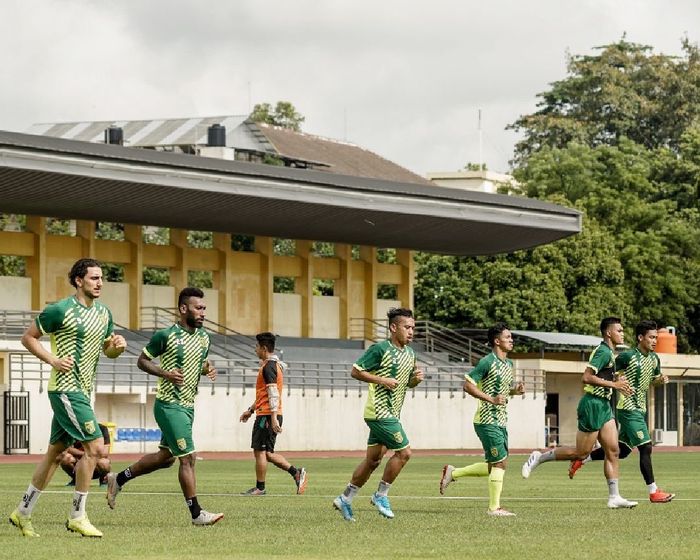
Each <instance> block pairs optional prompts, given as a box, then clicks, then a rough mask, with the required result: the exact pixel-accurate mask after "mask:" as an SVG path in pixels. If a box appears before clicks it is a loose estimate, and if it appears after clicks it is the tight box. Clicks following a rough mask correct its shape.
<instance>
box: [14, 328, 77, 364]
mask: <svg viewBox="0 0 700 560" xmlns="http://www.w3.org/2000/svg"><path fill="white" fill-rule="evenodd" d="M41 334H42V333H41V331H40V330H39V328H38V327H37V326H36V325H35V324H32V325H31V326H30V327H29V328H28V329H27V330H26V331H24V334H23V335H22V340H21V342H22V346H24V347H25V348H26V349H27V350H29V352H31V353H32V354H34V355H35V356H36V357H37V358H39V359H40V360H41V361H42V362H45V363H47V364H49V365H50V366H51V367H52V368H54V369H56V370H58V371H61V372H63V373H66V372H68V371H70V370H71V369H72V367H73V356H65V357H57V356H54V355H53V354H52V353H51V352H49V351H48V350H47V349H46V348H44V345H43V344H42V343H41V342H40V341H39V339H40V338H41Z"/></svg>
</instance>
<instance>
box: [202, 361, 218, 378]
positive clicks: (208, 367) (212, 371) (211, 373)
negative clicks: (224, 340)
mask: <svg viewBox="0 0 700 560" xmlns="http://www.w3.org/2000/svg"><path fill="white" fill-rule="evenodd" d="M216 373H217V372H216V368H215V367H214V366H213V365H212V363H211V362H210V361H209V360H205V361H204V364H203V365H202V373H201V375H206V376H207V377H208V378H209V379H211V380H212V381H216Z"/></svg>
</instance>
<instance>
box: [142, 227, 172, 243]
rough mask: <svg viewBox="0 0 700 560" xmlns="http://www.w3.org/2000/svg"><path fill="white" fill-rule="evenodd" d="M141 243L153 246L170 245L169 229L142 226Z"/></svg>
mask: <svg viewBox="0 0 700 560" xmlns="http://www.w3.org/2000/svg"><path fill="white" fill-rule="evenodd" d="M142 231H143V242H144V243H150V244H153V245H168V244H169V243H170V228H165V227H158V226H143V229H142Z"/></svg>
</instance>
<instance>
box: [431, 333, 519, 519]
mask: <svg viewBox="0 0 700 560" xmlns="http://www.w3.org/2000/svg"><path fill="white" fill-rule="evenodd" d="M487 337H488V340H489V344H491V348H492V352H491V353H490V354H489V355H488V356H485V357H484V358H482V359H481V360H479V363H478V364H477V365H476V367H475V368H474V369H473V370H472V371H471V372H469V373H468V374H466V375H465V376H464V377H465V382H464V390H465V391H466V392H467V393H469V394H470V395H471V396H472V397H474V398H476V399H479V406H478V407H477V409H476V415H475V416H474V430H475V431H476V435H477V436H479V439H480V440H481V445H482V446H483V448H484V453H485V456H486V461H485V462H481V463H474V464H473V465H469V466H467V467H463V468H461V469H457V468H455V467H454V466H452V465H445V466H444V467H443V468H442V478H441V479H440V494H444V493H445V489H446V488H447V486H448V485H449V484H450V483H451V482H454V481H455V480H457V479H458V478H462V477H464V476H488V477H489V479H488V480H489V509H488V511H487V513H488V514H489V515H493V516H497V517H510V516H514V515H515V514H514V513H513V512H510V511H508V510H507V509H504V508H502V507H501V490H502V489H503V477H504V476H505V474H506V462H507V458H508V430H507V429H506V426H507V424H508V411H507V409H506V405H507V404H508V397H509V396H512V395H523V394H524V393H525V387H524V385H523V383H522V382H519V383H515V378H514V374H513V362H512V361H511V360H509V359H508V357H507V356H508V352H510V351H511V350H512V349H513V335H512V334H511V332H510V330H509V328H508V325H506V324H505V323H497V324H495V325H494V326H493V327H491V328H490V329H489V330H488V333H487Z"/></svg>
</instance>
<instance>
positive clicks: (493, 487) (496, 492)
mask: <svg viewBox="0 0 700 560" xmlns="http://www.w3.org/2000/svg"><path fill="white" fill-rule="evenodd" d="M505 474H506V471H505V470H503V469H499V468H498V467H492V468H491V473H490V474H489V509H490V510H491V511H493V510H495V509H498V508H499V507H501V490H503V477H504V476H505Z"/></svg>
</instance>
